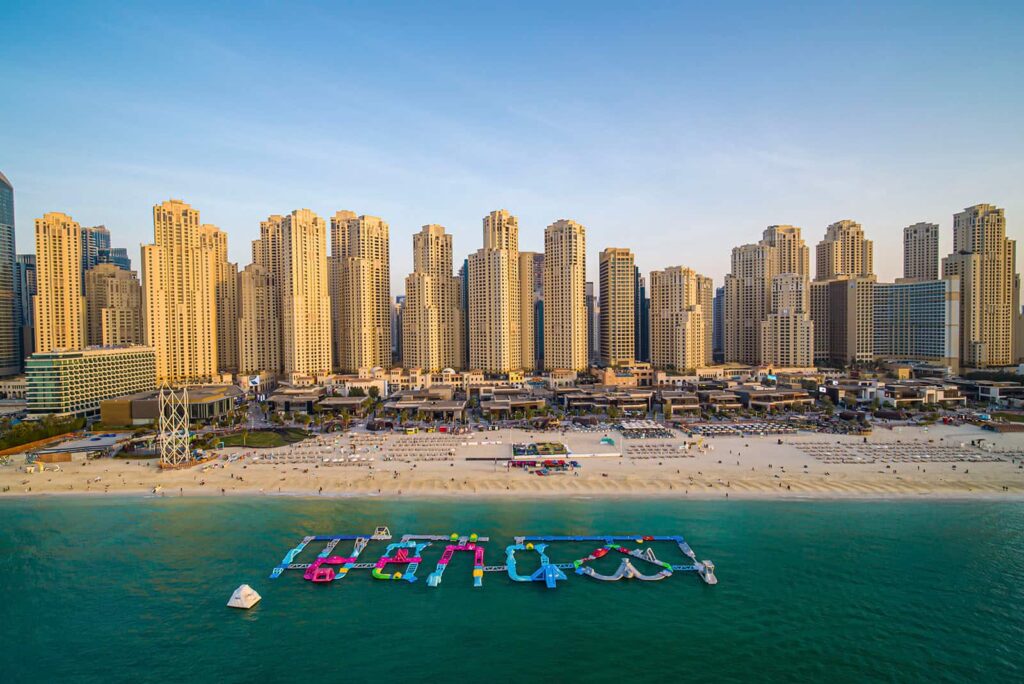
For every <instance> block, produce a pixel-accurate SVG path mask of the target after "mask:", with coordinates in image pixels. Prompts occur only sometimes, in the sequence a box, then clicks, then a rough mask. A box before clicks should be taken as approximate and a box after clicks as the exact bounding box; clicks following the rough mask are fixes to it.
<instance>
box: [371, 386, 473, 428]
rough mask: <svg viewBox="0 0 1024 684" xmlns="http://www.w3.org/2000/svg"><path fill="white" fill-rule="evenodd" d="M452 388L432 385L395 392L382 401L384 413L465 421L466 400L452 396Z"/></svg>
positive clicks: (410, 417)
mask: <svg viewBox="0 0 1024 684" xmlns="http://www.w3.org/2000/svg"><path fill="white" fill-rule="evenodd" d="M453 394H454V389H453V388H449V387H432V388H430V389H424V390H405V391H403V392H397V393H395V394H393V395H391V397H390V398H389V399H388V400H387V401H386V402H384V407H383V409H384V415H385V416H390V417H395V418H398V419H400V420H403V421H405V420H423V421H430V422H434V421H441V422H455V421H457V422H460V423H464V422H466V402H465V401H462V400H456V399H454V398H453Z"/></svg>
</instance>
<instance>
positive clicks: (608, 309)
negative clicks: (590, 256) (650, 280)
mask: <svg viewBox="0 0 1024 684" xmlns="http://www.w3.org/2000/svg"><path fill="white" fill-rule="evenodd" d="M598 262H599V264H600V271H601V272H600V288H601V363H603V364H604V365H605V366H620V365H627V366H628V365H632V364H633V363H634V361H635V360H636V349H635V344H636V335H635V328H634V326H635V324H636V316H635V315H634V314H635V310H636V263H635V259H634V257H633V253H632V252H631V251H629V250H628V249H625V248H622V247H609V248H607V249H605V250H604V251H602V252H601V254H600V255H599V257H598Z"/></svg>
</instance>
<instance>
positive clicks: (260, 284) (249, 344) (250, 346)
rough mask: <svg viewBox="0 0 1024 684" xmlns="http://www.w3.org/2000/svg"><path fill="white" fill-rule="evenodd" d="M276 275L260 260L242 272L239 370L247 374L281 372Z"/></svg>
mask: <svg viewBox="0 0 1024 684" xmlns="http://www.w3.org/2000/svg"><path fill="white" fill-rule="evenodd" d="M279 309H280V300H279V293H278V291H277V288H276V287H275V286H274V277H273V275H271V273H270V271H268V270H267V269H266V268H264V267H263V266H261V265H260V264H258V263H257V264H249V265H248V266H246V267H245V268H244V269H242V272H241V273H240V274H239V276H238V371H239V373H241V374H243V375H255V374H260V373H274V374H276V373H279V372H280V370H281V327H280V322H279V316H278V313H277V312H278V311H279Z"/></svg>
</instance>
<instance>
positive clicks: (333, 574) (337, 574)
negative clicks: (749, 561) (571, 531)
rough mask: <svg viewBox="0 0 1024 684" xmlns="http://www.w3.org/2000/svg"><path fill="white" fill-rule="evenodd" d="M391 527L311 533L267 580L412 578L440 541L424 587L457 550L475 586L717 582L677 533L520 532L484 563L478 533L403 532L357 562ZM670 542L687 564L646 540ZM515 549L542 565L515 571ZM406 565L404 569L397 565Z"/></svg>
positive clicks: (711, 566)
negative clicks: (566, 551) (303, 557)
mask: <svg viewBox="0 0 1024 684" xmlns="http://www.w3.org/2000/svg"><path fill="white" fill-rule="evenodd" d="M391 540H392V536H391V531H390V530H389V529H388V528H387V527H383V526H381V527H378V528H376V529H375V530H374V531H373V533H372V534H363V535H359V534H339V535H310V536H307V537H303V538H302V541H300V542H299V543H298V545H296V546H295V548H293V549H291V550H289V551H288V553H286V554H285V556H284V558H283V559H282V560H281V562H280V563H279V564H278V565H277V566H276V567H274V569H273V571H271V573H270V579H277V578H278V577H280V576H281V575H282V574H284V572H285V571H286V570H301V571H302V573H303V575H302V576H303V578H304V579H306V580H308V581H310V582H314V583H317V584H328V583H331V582H334V581H337V580H339V579H342V578H344V577H345V575H347V574H348V573H349V572H350V571H352V570H370V571H371V575H372V576H373V577H374V578H375V579H379V580H405V581H406V582H410V583H411V582H415V581H416V580H417V579H418V578H417V576H416V573H417V571H418V569H419V566H420V564H422V563H423V552H424V550H425V549H427V548H428V547H430V546H432V545H434V544H438V545H440V544H444V545H445V546H444V550H443V551H442V553H441V558H440V559H439V560H438V562H437V566H436V567H435V569H434V571H433V572H431V573H430V574H429V575H428V576H427V586H429V587H437V586H438V585H440V584H441V579H442V576H443V575H444V571H445V570H446V569H447V567H448V565H449V563H451V561H452V558H453V557H454V556H455V554H456V553H463V552H464V553H469V554H472V556H473V586H475V587H480V586H483V578H484V574H485V573H491V572H503V573H505V574H507V575H508V577H509V579H511V580H512V581H514V582H543V583H544V584H545V586H547V587H548V588H549V589H554V588H556V587H557V585H558V582H563V581H565V580H567V579H568V575H567V574H566V573H567V572H569V573H572V574H576V575H580V576H583V577H589V578H591V579H595V580H599V581H602V582H617V581H619V580H624V579H627V580H629V579H635V580H641V581H645V582H656V581H660V580H664V579H666V578H668V577H671V576H672V575H674V574H676V573H688V572H692V573H696V574H697V575H698V576H699V577H700V578H701V579H702V580H703V581H704V582H705V583H706V584H717V583H718V578H717V577H715V565H714V563H712V562H711V561H709V560H703V561H699V560H697V554H696V553H694V551H693V549H692V548H691V547H690V545H689V544H687V543H686V540H684V539H683V538H682V537H681V536H678V535H670V536H652V535H643V536H636V535H634V536H623V535H603V536H602V535H591V536H520V537H515V543H513V544H510V545H508V546H507V547H505V563H504V564H503V565H486V564H485V562H484V552H485V548H486V547H485V544H486V543H487V542H489V541H490V540H489V538H488V537H482V536H479V535H477V534H476V533H473V534H469V535H460V534H459V533H457V532H453V533H451V534H449V535H429V534H406V535H403V536H402V538H401V539H400V540H399V541H397V542H393V543H391V544H388V546H387V548H386V549H385V551H384V554H383V555H382V556H381V557H380V558H378V559H377V561H376V562H373V563H370V562H361V561H360V560H359V557H360V555H361V554H362V553H363V551H364V550H365V549H366V547H367V545H369V543H370V542H371V541H391ZM348 541H351V542H352V551H351V553H350V554H349V555H348V556H338V555H334V550H335V548H336V547H337V546H338V545H339V544H341V543H342V542H348ZM314 542H316V543H319V542H324V543H325V546H324V547H323V550H321V551H320V552H319V553H318V554H317V556H316V558H315V559H314V560H313V562H312V563H299V562H296V560H297V558H298V556H299V554H300V553H302V552H303V551H304V550H305V549H306V547H307V546H309V545H310V544H312V543H314ZM566 542H575V543H590V542H592V543H595V544H598V546H597V547H596V548H595V549H594V550H593V551H591V552H590V553H589V554H587V555H586V556H583V557H582V558H578V559H576V560H574V561H572V562H563V563H554V562H552V561H551V559H550V558H549V556H548V551H549V549H551V548H553V547H554V546H556V545H557V544H559V543H566ZM655 542H669V543H671V544H674V545H675V547H676V548H677V549H678V550H679V551H680V553H682V555H683V556H684V557H685V558H686V559H687V561H688V562H683V563H669V562H668V561H665V560H662V559H660V558H658V557H657V556H656V555H655V553H654V549H653V548H651V547H650V546H647V547H646V548H644V545H645V544H652V543H655ZM516 553H536V554H537V556H538V557H539V559H540V567H538V568H537V570H535V571H534V572H532V573H530V574H529V575H524V574H521V573H520V572H519V569H518V563H517V559H516ZM610 554H611V555H615V554H618V555H619V557H620V562H619V565H618V568H617V569H616V570H615V571H613V572H611V573H610V574H603V573H599V572H598V571H597V570H595V569H594V567H593V565H592V563H593V562H594V561H596V560H598V559H600V558H604V557H605V556H609V555H610ZM399 567H404V570H400V569H397V568H399Z"/></svg>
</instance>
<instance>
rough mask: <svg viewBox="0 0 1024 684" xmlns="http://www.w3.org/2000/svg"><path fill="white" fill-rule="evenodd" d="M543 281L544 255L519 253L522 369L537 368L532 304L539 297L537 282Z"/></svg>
mask: <svg viewBox="0 0 1024 684" xmlns="http://www.w3.org/2000/svg"><path fill="white" fill-rule="evenodd" d="M538 281H540V283H541V290H540V291H541V293H542V292H543V283H544V255H543V254H538V253H537V252H520V253H519V333H520V340H521V343H520V355H521V356H522V362H523V363H522V367H523V370H536V369H537V352H538V351H542V350H538V349H537V327H536V326H537V323H536V317H535V315H534V306H535V305H536V303H537V300H538V298H539V296H541V295H538V288H537V282H538Z"/></svg>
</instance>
